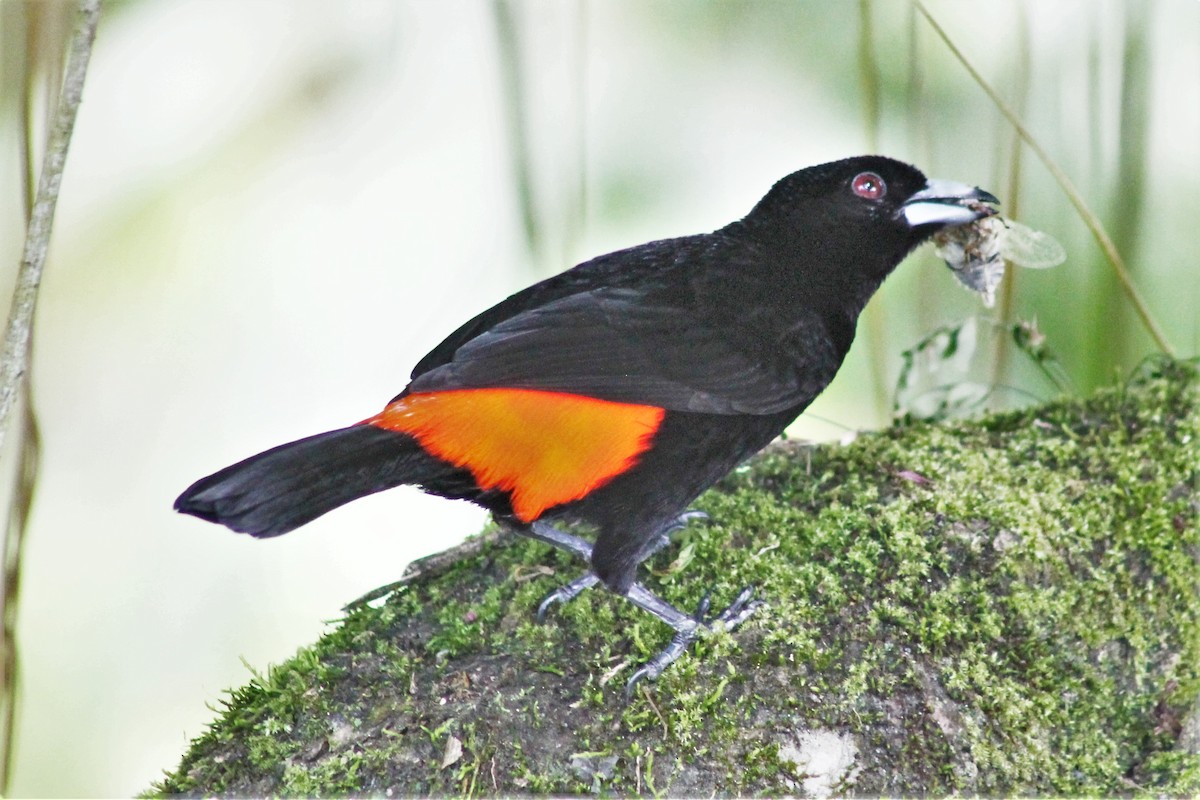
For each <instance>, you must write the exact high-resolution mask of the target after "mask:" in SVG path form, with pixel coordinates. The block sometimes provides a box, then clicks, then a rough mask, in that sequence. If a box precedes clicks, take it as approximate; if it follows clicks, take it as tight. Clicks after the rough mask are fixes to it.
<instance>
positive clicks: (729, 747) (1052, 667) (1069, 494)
mask: <svg viewBox="0 0 1200 800" xmlns="http://www.w3.org/2000/svg"><path fill="white" fill-rule="evenodd" d="M1198 400H1200V390H1198V388H1197V372H1196V369H1195V367H1194V366H1193V365H1189V364H1180V363H1171V362H1165V361H1164V362H1155V363H1154V364H1152V365H1151V366H1149V367H1148V368H1146V369H1144V370H1143V372H1142V374H1141V375H1139V376H1138V377H1137V378H1136V379H1134V380H1133V381H1131V382H1129V383H1128V384H1125V385H1121V386H1118V387H1116V388H1111V389H1108V390H1105V391H1102V392H1100V393H1098V394H1097V395H1096V396H1094V397H1092V398H1091V399H1089V400H1086V401H1062V402H1055V403H1051V404H1049V405H1045V406H1041V407H1038V408H1032V409H1028V410H1024V411H1020V412H1015V413H1005V414H998V415H994V416H989V417H985V418H983V419H979V420H976V421H971V422H963V423H955V424H946V425H915V426H911V427H905V428H896V429H893V430H889V431H885V432H882V433H878V434H870V435H863V436H860V437H859V438H858V439H857V441H855V442H853V443H852V444H849V445H846V446H821V447H804V446H800V445H797V444H794V443H789V442H784V443H782V444H780V445H776V446H774V447H772V448H769V449H768V451H766V452H764V453H763V454H762V455H760V456H759V457H757V458H756V459H755V460H754V461H753V462H752V463H751V464H749V465H748V466H746V467H744V468H742V469H740V470H738V471H737V472H736V473H735V474H734V475H732V476H730V478H728V479H727V480H726V481H725V482H724V483H723V484H722V485H721V486H720V487H718V488H717V489H715V490H714V491H711V492H709V493H708V494H707V495H705V496H704V497H703V498H702V500H701V502H700V503H699V504H698V505H699V507H701V508H703V509H704V510H706V511H708V513H709V514H710V515H711V517H712V522H711V524H707V525H705V524H693V525H691V526H690V527H688V528H687V529H686V530H684V531H683V532H681V533H680V534H678V535H677V539H678V543H677V545H676V546H674V547H672V548H669V549H668V551H666V552H664V554H662V555H661V556H660V557H659V559H658V560H656V561H655V563H653V564H652V565H651V567H652V568H651V569H650V570H649V574H648V575H647V583H648V584H649V585H650V587H651V588H652V589H653V590H655V591H657V592H659V593H661V595H662V596H663V597H665V598H666V599H667V600H669V601H670V602H672V603H675V604H676V605H678V606H679V607H681V608H691V607H694V606H695V605H696V604H697V603H698V601H699V600H700V598H701V596H702V595H703V594H704V593H705V591H707V590H708V589H710V588H711V589H713V590H714V605H720V604H721V603H723V602H727V601H728V600H730V599H732V597H733V596H734V594H736V592H737V591H738V589H739V588H740V587H741V586H743V585H746V584H753V585H755V586H757V587H758V594H759V596H760V597H762V598H763V599H764V600H765V601H766V605H765V606H764V607H763V608H761V609H760V610H759V611H758V612H757V613H756V615H755V616H754V617H753V618H751V620H750V621H749V622H747V623H746V625H745V626H744V627H743V628H741V629H739V630H737V631H736V632H734V633H733V634H728V633H719V634H715V635H713V636H711V637H708V638H707V639H706V640H705V641H703V642H700V643H698V644H697V645H696V646H695V647H693V649H692V651H691V652H690V653H689V654H687V655H685V656H684V657H683V658H682V659H680V661H679V662H678V663H676V664H675V665H674V666H673V667H671V668H670V669H669V670H668V671H667V672H666V673H665V674H664V675H663V677H662V678H661V679H660V681H659V682H658V683H657V684H655V685H649V686H641V687H639V690H638V691H637V692H636V693H635V696H634V697H633V699H632V700H631V701H628V702H627V701H626V700H625V697H624V695H623V687H624V681H625V678H626V677H628V675H630V674H631V672H632V670H633V668H634V667H635V666H636V665H637V664H639V663H640V662H642V661H643V660H645V659H646V658H648V657H650V656H651V655H652V654H653V653H654V652H656V651H657V650H658V649H659V648H661V647H662V646H663V645H664V644H665V643H666V641H667V639H668V638H669V633H670V632H669V630H668V629H667V628H666V627H665V626H663V625H661V624H660V623H658V622H657V621H655V620H653V619H652V618H650V617H649V616H648V615H646V614H644V613H642V612H639V611H638V610H637V609H634V608H632V607H631V606H630V605H629V604H628V603H626V602H625V601H623V600H621V599H620V598H617V597H614V596H612V595H611V594H609V593H607V592H604V591H600V590H592V591H589V592H587V593H585V594H584V595H583V596H581V597H580V598H578V599H577V600H575V601H573V602H571V603H569V604H567V605H566V606H564V607H559V608H556V609H555V610H554V611H553V612H552V619H551V620H550V621H549V622H548V623H547V624H545V625H538V624H535V622H534V621H533V612H534V609H536V607H537V604H538V601H539V600H540V599H541V598H542V597H543V596H544V595H545V594H546V593H547V592H549V591H550V590H551V589H552V588H554V587H555V586H557V585H558V584H560V583H562V582H563V581H565V580H567V579H570V578H572V577H575V576H576V575H577V574H578V573H579V571H580V569H581V565H580V564H578V563H574V562H572V561H571V559H570V558H568V557H565V556H563V555H561V554H559V553H557V552H553V551H551V550H550V549H549V548H547V547H545V546H543V545H541V544H538V543H535V542H528V541H525V540H514V539H512V538H509V537H501V536H497V535H495V534H493V535H491V536H490V537H484V538H483V539H482V540H477V541H476V543H475V545H474V546H473V547H471V548H468V549H466V550H465V551H464V552H462V553H460V557H458V558H456V559H451V560H448V563H445V562H446V560H444V563H442V564H440V565H438V566H437V568H436V569H430V568H429V565H428V564H427V565H425V566H426V568H425V569H424V570H422V571H421V572H420V574H419V575H417V576H416V577H414V578H413V579H411V580H409V581H407V582H405V583H404V584H403V585H402V586H401V587H399V588H398V589H396V590H395V591H394V592H393V593H392V594H391V595H390V596H389V597H388V599H387V600H386V602H384V603H382V604H380V605H374V604H372V605H362V606H359V607H356V608H354V609H353V610H352V611H350V612H349V613H348V615H347V616H346V618H345V619H344V620H342V621H341V623H340V624H339V625H337V626H336V628H335V629H333V630H332V631H331V632H330V633H329V634H328V635H327V636H325V637H324V638H323V639H322V640H321V641H319V642H318V643H316V644H315V645H313V646H312V647H310V648H306V649H304V650H301V651H300V652H299V653H298V654H297V655H296V657H295V658H293V659H292V660H290V661H288V662H286V663H284V664H281V665H279V666H277V667H273V668H272V669H271V670H270V671H269V672H268V673H267V674H266V675H265V676H260V677H257V678H255V679H254V680H253V681H251V682H250V684H249V685H247V686H245V687H243V688H241V689H238V690H236V691H234V692H232V694H231V697H230V698H229V700H228V702H227V703H226V709H225V710H224V712H223V713H222V714H221V716H220V718H219V719H218V720H217V721H216V722H214V723H213V725H212V727H211V729H210V730H209V731H208V732H207V733H206V734H204V735H203V736H201V737H200V738H199V739H197V740H196V741H195V742H194V743H193V744H192V747H191V749H190V750H189V751H188V753H187V754H186V755H185V756H184V758H183V762H182V764H181V765H180V766H179V768H178V770H177V771H176V772H174V773H173V774H171V775H170V776H168V777H167V778H166V779H165V780H164V781H162V782H161V783H160V784H159V785H158V786H156V787H155V788H154V790H153V792H154V793H155V794H158V793H163V794H166V793H186V794H204V795H211V794H219V795H267V794H271V795H342V794H373V795H388V796H393V795H425V794H455V795H459V794H465V795H471V794H497V793H502V794H512V793H521V794H535V793H550V794H576V793H588V792H597V791H600V792H603V793H606V794H670V795H692V796H696V795H709V794H712V793H717V794H753V793H768V794H780V793H787V794H799V793H807V794H817V795H824V794H828V793H830V792H833V793H843V794H865V795H879V794H903V795H913V794H946V793H968V794H977V793H978V794H989V795H994V794H1103V795H1108V794H1122V795H1127V794H1141V793H1146V794H1154V795H1186V796H1192V795H1195V794H1197V793H1198V792H1200V756H1197V750H1198V746H1200V714H1198V713H1197V709H1198V708H1200V706H1198V702H1197V701H1198V698H1200V625H1198V619H1200V602H1198V601H1200V585H1198V575H1200V568H1198V563H1200V522H1198V518H1200V494H1198V490H1197V480H1198V475H1197V462H1198V460H1200V459H1198V454H1200V447H1198V441H1200V403H1198Z"/></svg>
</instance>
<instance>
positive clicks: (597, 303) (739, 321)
mask: <svg viewBox="0 0 1200 800" xmlns="http://www.w3.org/2000/svg"><path fill="white" fill-rule="evenodd" d="M746 257H749V254H747V253H745V252H744V248H739V247H732V246H727V243H723V242H721V241H720V240H719V239H716V238H714V237H713V236H712V235H710V236H708V237H691V238H689V239H686V240H672V241H669V242H663V243H653V244H651V245H647V246H644V248H634V249H633V250H631V251H624V252H623V253H619V254H613V255H612V256H609V257H602V258H601V259H598V260H597V261H598V262H600V263H599V264H598V266H596V267H593V269H595V270H596V271H597V273H600V274H597V275H589V274H588V268H589V267H590V266H591V262H589V264H584V265H582V266H581V267H578V268H576V270H572V271H571V272H568V273H564V275H563V276H559V278H560V279H563V280H562V281H561V282H560V283H559V284H558V285H557V286H554V285H550V286H546V285H544V284H545V283H549V282H544V284H539V285H537V286H534V287H531V289H528V290H526V292H524V293H520V294H518V295H515V296H514V297H512V298H509V300H507V301H505V303H507V304H509V306H508V307H507V308H505V303H501V304H500V305H498V306H496V307H495V308H493V309H491V310H490V311H488V312H485V313H484V314H482V315H480V316H479V317H477V318H476V319H475V320H472V321H471V322H469V323H467V324H466V325H464V326H463V327H462V328H460V329H459V331H456V332H455V334H452V335H451V337H450V338H448V339H447V340H446V342H443V344H442V345H439V347H438V348H436V349H435V350H434V351H433V352H431V353H430V355H429V356H426V358H425V359H423V360H422V362H421V364H419V365H418V368H417V370H416V371H415V372H414V379H413V381H412V383H411V384H410V386H409V387H408V389H407V390H406V391H408V392H430V391H438V390H447V389H478V388H494V387H505V388H525V389H541V390H547V391H560V392H568V393H572V394H581V395H586V396H589V397H596V398H600V399H604V400H611V401H616V402H625V403H637V404H642V405H653V406H658V407H660V408H665V409H668V410H673V411H696V412H705V413H713V414H773V413H777V412H780V411H783V410H786V409H789V408H793V407H797V406H801V405H804V404H806V403H807V402H809V401H810V400H811V399H812V397H813V396H815V395H816V394H817V393H818V392H819V391H820V389H822V388H824V385H825V383H827V382H828V380H829V378H830V377H832V374H833V372H834V371H835V370H836V367H837V363H838V362H840V360H841V359H840V357H836V358H835V357H834V356H833V354H831V353H829V352H825V351H826V350H827V349H829V345H828V342H829V337H828V336H827V335H825V336H823V335H821V325H822V322H821V320H820V319H819V318H818V317H817V316H816V315H815V314H813V315H811V316H806V315H805V314H804V313H803V309H792V315H793V322H792V323H791V324H790V325H788V326H786V327H783V328H781V327H780V326H779V325H778V324H777V323H778V318H777V317H772V315H770V314H763V315H762V316H763V318H764V319H767V318H771V322H772V324H771V325H757V326H756V324H755V321H756V318H757V315H756V314H755V313H754V312H753V311H752V310H750V311H748V310H747V309H746V306H745V300H746V298H744V297H735V296H734V295H735V294H736V293H738V292H745V291H747V287H745V286H744V285H740V284H739V282H738V277H737V276H738V275H739V274H746V272H745V271H739V270H738V264H736V263H731V261H736V260H737V259H739V258H746ZM605 259H609V260H608V261H605ZM714 266H716V267H717V269H715V270H714V269H712V267H714ZM572 273H575V274H574V275H572ZM714 274H723V275H726V276H728V284H729V285H728V286H724V285H722V284H721V282H720V281H714V280H713V277H712V276H713V275H714ZM568 276H569V277H568ZM553 280H554V279H551V281H553ZM726 290H727V291H726ZM554 294H558V295H559V296H557V297H554V296H553V295H554ZM539 295H540V296H539ZM750 299H751V301H752V302H753V300H754V298H750ZM759 300H761V304H762V305H763V306H764V307H772V306H775V303H776V302H777V300H778V298H766V297H763V298H759ZM735 312H736V313H735ZM489 315H492V319H489Z"/></svg>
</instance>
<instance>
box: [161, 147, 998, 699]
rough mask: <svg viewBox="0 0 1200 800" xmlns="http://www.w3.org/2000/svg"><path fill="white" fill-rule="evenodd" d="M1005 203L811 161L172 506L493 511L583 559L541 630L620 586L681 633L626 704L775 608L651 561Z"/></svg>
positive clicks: (247, 511)
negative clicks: (716, 604)
mask: <svg viewBox="0 0 1200 800" xmlns="http://www.w3.org/2000/svg"><path fill="white" fill-rule="evenodd" d="M995 204H999V201H998V200H997V199H996V197H995V196H993V195H992V194H991V193H989V192H987V191H984V190H983V189H980V188H978V187H977V186H972V185H970V184H966V183H959V182H955V181H945V180H929V179H927V178H926V177H925V175H924V174H923V173H922V172H921V171H920V170H919V169H917V168H916V167H914V166H911V165H909V164H907V163H904V162H902V161H898V160H895V159H892V158H889V157H885V156H874V155H868V156H857V157H853V158H846V159H842V160H839V161H833V162H830V163H825V164H820V165H817V166H811V167H807V168H804V169H800V170H799V171H796V172H793V173H791V174H789V175H787V176H786V177H784V178H782V179H781V180H779V181H778V182H776V183H775V184H774V185H773V186H772V187H771V188H770V190H769V191H768V192H767V193H766V194H765V195H764V196H763V197H762V199H761V200H759V201H758V202H757V203H756V204H755V205H754V206H753V207H752V208H751V209H750V211H749V213H747V214H746V215H745V216H744V217H743V218H741V219H739V220H737V221H735V222H732V223H730V224H728V225H726V226H724V227H722V228H719V229H718V230H715V231H713V232H711V233H703V234H697V235H691V236H683V237H679V238H671V239H662V240H657V241H652V242H649V243H647V244H642V245H638V246H635V247H630V248H627V249H623V250H618V251H616V252H612V253H608V254H606V255H601V256H599V257H597V258H593V259H591V260H589V261H585V262H583V263H581V264H579V265H577V266H575V267H573V268H571V269H568V270H566V271H564V272H562V273H559V274H557V275H554V276H552V277H550V278H547V279H545V280H542V281H540V282H538V283H535V284H533V285H532V286H529V287H528V288H526V289H524V290H522V291H519V292H517V293H516V294H513V295H512V296H510V297H508V298H507V299H505V300H503V301H501V302H499V303H497V304H496V305H494V306H492V307H491V308H489V309H487V310H486V311H484V312H482V313H480V314H478V315H477V316H475V317H474V318H472V319H470V320H469V321H467V322H466V323H464V324H463V325H461V326H460V327H459V328H458V329H457V330H455V331H454V332H452V333H451V334H450V335H449V336H447V337H446V338H445V339H444V340H443V341H442V342H441V343H440V344H438V345H437V346H436V347H434V348H433V349H432V350H431V351H430V352H429V353H428V354H427V355H426V356H425V357H424V358H422V359H421V360H420V361H419V362H418V363H417V364H416V366H415V367H414V369H413V370H412V373H411V376H410V381H409V383H408V385H407V386H406V387H405V388H404V390H403V391H401V392H400V394H398V395H396V396H395V397H394V398H393V399H392V400H391V401H390V402H388V403H387V404H386V405H385V406H384V407H383V409H382V410H380V411H378V412H376V413H375V414H373V415H372V416H370V417H367V418H366V419H364V420H362V421H361V422H358V423H355V424H352V425H349V426H346V427H341V428H337V429H335V430H331V431H328V432H325V433H320V434H317V435H315V436H309V437H307V438H303V439H300V440H298V441H294V442H291V443H288V444H283V445H280V446H278V447H274V448H272V449H270V450H267V451H265V452H262V453H259V454H258V455H254V456H251V457H249V458H247V459H245V460H243V461H239V462H238V463H236V464H233V465H232V466H229V467H226V468H225V469H222V470H220V471H218V472H216V473H213V474H212V475H209V476H208V477H205V478H201V479H200V480H198V481H196V482H195V483H193V484H192V485H191V486H190V487H188V488H187V490H185V491H184V492H183V493H182V494H181V495H180V496H179V498H178V499H177V500H176V501H175V506H174V507H175V509H176V510H177V511H180V512H183V513H185V514H190V515H193V516H195V517H199V518H200V519H203V520H208V521H211V522H215V523H220V524H222V525H224V526H226V527H228V528H230V529H232V530H234V531H237V532H241V533H247V534H250V535H251V536H254V537H272V536H278V535H280V534H284V533H287V532H289V531H291V530H294V529H295V528H298V527H300V526H301V525H304V524H305V523H307V522H310V521H311V520H313V519H315V518H317V517H319V516H321V515H322V514H325V513H326V512H328V511H331V510H333V509H335V508H337V507H339V506H341V505H343V504H345V503H348V502H350V501H352V500H355V499H357V498H360V497H363V496H366V495H369V494H372V493H375V492H379V491H382V490H385V489H390V488H392V487H395V486H400V485H405V484H409V485H415V486H418V487H420V488H421V489H423V490H424V491H426V492H429V493H431V494H434V495H439V496H441V497H446V498H453V499H464V500H467V501H470V502H473V503H475V504H478V505H479V506H482V507H483V508H485V509H487V510H488V511H490V512H491V514H492V515H493V517H494V518H495V519H496V520H497V521H498V522H500V523H501V524H503V525H505V526H507V527H509V528H511V529H513V530H514V531H516V532H517V533H518V534H521V535H524V536H527V537H530V538H533V539H538V540H540V541H543V542H545V543H547V544H550V545H552V546H554V547H557V548H560V549H563V550H566V551H567V552H570V553H572V554H574V555H575V556H577V557H578V558H579V559H581V560H582V561H583V562H584V563H585V564H586V570H585V571H584V572H583V573H582V574H581V575H580V577H578V578H577V579H575V580H573V581H571V582H569V583H567V584H565V585H563V586H561V587H560V588H559V589H557V590H555V591H554V592H552V593H551V594H550V595H548V596H547V597H546V599H545V600H544V601H543V602H542V603H541V605H540V606H539V608H538V609H537V616H538V619H539V620H541V619H543V618H544V615H545V614H546V612H547V610H548V609H549V608H551V607H552V606H554V605H555V604H557V603H564V602H567V601H569V600H571V599H573V598H574V597H576V596H578V595H579V594H580V593H581V592H583V591H584V590H586V589H588V588H589V587H592V586H594V585H596V584H602V585H603V586H604V587H606V588H607V589H609V590H610V591H612V592H614V593H615V594H617V595H619V596H621V597H624V598H626V599H627V600H629V601H630V602H632V603H633V604H634V605H635V606H637V607H639V608H641V609H643V610H645V611H646V612H648V613H650V614H651V615H653V616H655V617H657V618H658V619H660V620H661V621H662V622H664V623H666V625H668V626H669V627H670V628H671V629H672V630H673V635H672V638H671V640H670V642H669V643H668V644H667V645H666V646H665V647H664V648H663V649H662V651H661V652H659V653H658V654H657V655H655V656H654V657H653V658H651V659H649V660H648V661H647V662H646V663H645V664H644V665H643V666H642V667H641V668H640V669H638V670H637V671H636V672H635V673H634V674H633V676H632V677H631V678H630V679H629V681H628V683H627V685H626V692H627V693H628V692H630V691H632V689H633V687H634V686H635V685H636V684H637V683H638V682H639V681H641V680H644V679H648V680H651V681H652V680H655V679H657V678H658V677H659V676H660V675H661V673H662V672H663V670H665V669H666V668H667V667H668V666H669V665H670V664H672V663H673V662H674V661H676V660H677V659H678V658H679V657H680V656H681V655H682V654H683V653H684V652H686V651H687V649H688V648H689V647H690V645H691V644H692V642H693V641H695V640H696V639H697V638H698V637H699V636H701V635H703V633H704V631H705V630H706V629H710V628H712V627H715V626H716V625H717V624H718V623H721V624H723V625H724V626H725V627H726V628H727V629H733V628H735V627H737V626H738V625H740V624H741V623H742V622H744V621H745V620H746V619H748V618H749V617H750V616H751V615H752V614H753V613H754V612H755V610H756V609H758V608H759V607H760V606H761V604H762V601H761V600H760V599H757V598H755V597H754V590H753V588H752V587H747V588H745V589H743V590H742V591H741V592H739V594H738V595H737V596H736V597H735V598H734V600H733V602H732V603H731V604H730V605H729V606H728V607H727V608H726V609H725V610H724V611H722V612H720V613H718V614H716V615H711V616H710V613H709V612H710V605H711V602H710V595H711V593H709V594H706V595H705V596H704V599H703V600H702V601H701V602H700V604H699V607H698V608H697V609H696V611H695V612H693V613H690V614H689V613H687V612H684V611H682V610H680V609H678V608H676V607H675V606H673V605H671V604H669V603H667V602H666V601H664V600H663V599H661V598H659V597H658V596H657V595H655V594H654V593H653V592H652V591H650V590H649V589H648V588H647V587H646V586H645V585H644V584H643V583H642V582H641V581H640V580H639V578H638V569H639V565H641V564H642V562H644V561H645V560H646V559H647V558H649V557H650V556H651V555H653V554H654V553H655V552H657V551H658V550H660V549H661V548H663V547H665V546H666V545H667V544H668V542H669V540H670V536H671V534H672V533H673V532H675V531H676V530H678V529H679V528H681V527H682V526H683V525H685V524H687V523H688V522H690V521H692V520H693V519H696V518H697V517H701V516H703V515H702V514H700V513H699V512H695V511H691V510H689V509H690V506H691V504H692V502H693V501H694V500H695V499H696V498H697V497H699V496H700V494H702V493H703V492H704V491H705V490H706V489H708V488H709V487H710V486H712V485H713V484H714V483H716V482H717V481H719V480H720V479H721V478H722V477H724V476H725V475H726V474H728V473H729V472H730V471H731V470H732V469H734V468H735V467H736V466H737V465H738V464H740V463H741V462H742V461H744V460H745V459H747V458H748V457H750V456H751V455H753V454H754V453H755V452H757V451H758V450H760V449H762V448H763V447H764V446H766V445H767V444H768V443H770V442H771V441H772V440H773V439H775V438H776V437H778V436H779V435H780V434H781V433H782V432H783V430H784V429H785V428H786V427H787V426H788V425H789V424H790V423H791V422H792V421H793V420H795V419H796V417H797V416H799V414H800V413H801V412H802V411H804V409H805V408H806V407H807V406H808V405H809V404H810V403H811V402H812V401H813V400H814V399H815V398H816V397H817V396H818V395H819V394H820V393H821V392H822V391H823V390H824V389H825V387H826V386H827V385H828V384H829V382H830V381H831V380H832V379H833V377H834V375H835V374H836V373H837V371H838V368H839V367H840V366H841V364H842V361H843V360H844V359H845V357H846V353H847V351H848V350H849V349H850V345H851V342H852V341H853V340H854V334H855V328H856V324H857V319H858V316H859V314H860V312H861V311H862V310H863V307H864V306H865V305H866V303H867V301H868V300H869V299H870V298H871V296H872V295H873V294H874V293H875V291H876V289H878V288H879V286H880V285H881V284H882V282H883V280H884V279H885V278H886V277H887V276H888V274H889V273H891V272H892V271H893V270H894V269H895V268H896V267H897V266H898V265H899V264H900V262H901V261H902V260H903V259H904V258H905V257H906V256H907V255H908V254H909V253H910V252H911V251H912V250H913V249H915V248H916V247H917V246H918V245H920V244H921V243H922V242H924V241H925V240H927V239H929V238H930V237H931V236H933V235H934V234H935V233H937V232H939V231H943V230H945V229H948V228H951V227H954V226H959V225H965V224H969V223H972V222H974V221H976V220H978V219H981V218H984V217H986V216H989V215H991V214H993V213H995V209H993V208H992V205H995Z"/></svg>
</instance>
